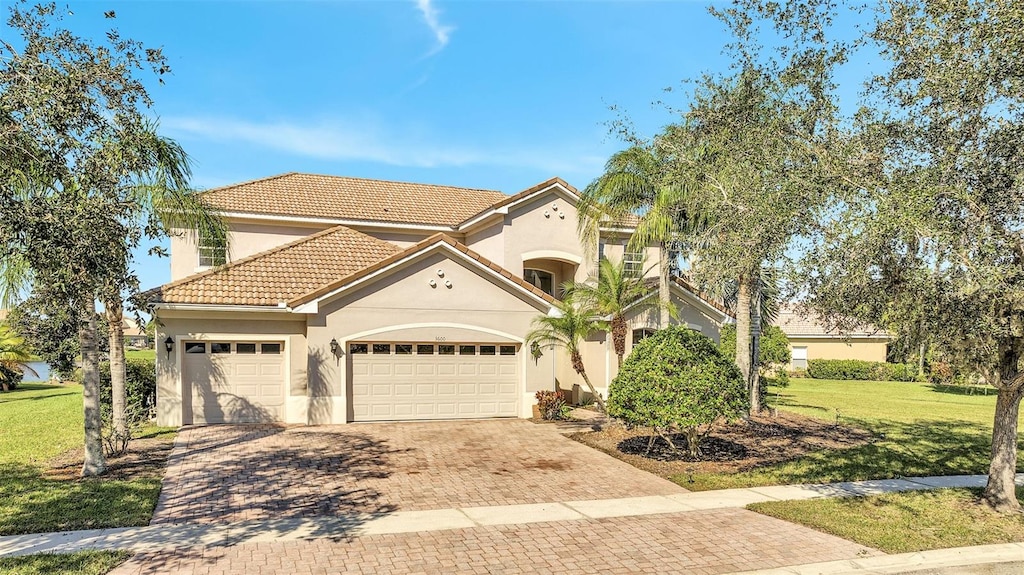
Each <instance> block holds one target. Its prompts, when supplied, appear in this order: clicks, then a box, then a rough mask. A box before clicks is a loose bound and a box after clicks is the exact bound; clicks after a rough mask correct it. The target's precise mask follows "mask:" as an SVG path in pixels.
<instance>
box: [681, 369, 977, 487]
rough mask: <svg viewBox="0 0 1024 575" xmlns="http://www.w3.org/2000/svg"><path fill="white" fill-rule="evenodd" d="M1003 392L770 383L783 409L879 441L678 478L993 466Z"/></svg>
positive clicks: (746, 483) (723, 480) (761, 478)
mask: <svg viewBox="0 0 1024 575" xmlns="http://www.w3.org/2000/svg"><path fill="white" fill-rule="evenodd" d="M995 400H996V398H995V396H993V395H979V394H970V395H968V394H964V393H963V392H962V391H961V390H959V389H955V388H954V389H937V388H934V387H932V386H931V385H928V384H924V383H904V382H881V381H832V380H816V379H794V380H792V382H791V384H790V386H789V387H786V388H774V387H772V388H770V389H769V394H768V401H769V404H771V405H774V406H776V407H777V408H778V409H780V410H786V411H792V412H795V413H799V414H802V415H807V416H811V417H815V418H819V419H822V420H825V421H830V422H832V423H833V424H836V423H838V424H840V425H853V426H856V427H859V428H862V429H865V430H867V431H869V432H871V433H872V434H873V435H874V439H873V440H872V441H871V442H870V443H868V444H866V445H862V446H859V447H853V448H850V449H826V450H822V451H817V452H814V453H810V454H808V455H806V456H803V457H800V458H798V459H794V460H792V461H788V462H784V463H778V464H772V465H767V466H763V467H755V468H753V469H749V470H745V471H742V472H740V473H731V474H716V473H710V474H697V475H695V476H693V477H692V482H691V478H690V477H689V476H683V475H679V476H674V477H671V479H672V480H673V481H676V482H677V483H679V484H680V485H682V486H684V487H686V488H687V489H694V490H704V489H724V488H730V487H752V486H758V485H775V484H787V483H822V482H834V481H855V480H861V479H883V478H892V477H910V476H923V475H957V474H982V473H987V472H988V464H989V449H990V445H991V437H992V417H993V413H994V411H995Z"/></svg>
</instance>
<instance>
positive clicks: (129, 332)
mask: <svg viewBox="0 0 1024 575" xmlns="http://www.w3.org/2000/svg"><path fill="white" fill-rule="evenodd" d="M148 339H149V338H147V337H146V330H145V329H143V328H142V327H141V326H139V324H138V322H136V321H135V320H133V319H130V318H124V343H125V345H127V346H128V347H134V348H138V349H143V348H146V347H149V346H148Z"/></svg>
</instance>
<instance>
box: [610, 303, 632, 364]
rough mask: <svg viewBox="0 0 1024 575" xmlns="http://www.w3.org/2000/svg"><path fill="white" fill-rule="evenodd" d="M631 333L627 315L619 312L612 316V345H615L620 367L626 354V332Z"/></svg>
mask: <svg viewBox="0 0 1024 575" xmlns="http://www.w3.org/2000/svg"><path fill="white" fill-rule="evenodd" d="M627 333H629V325H628V324H627V323H626V316H624V315H622V314H621V313H617V314H615V315H614V316H613V317H612V345H613V346H614V347H615V355H616V356H618V358H619V368H620V369H621V368H622V358H623V357H624V356H625V355H626V334H627Z"/></svg>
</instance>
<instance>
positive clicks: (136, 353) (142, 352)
mask: <svg viewBox="0 0 1024 575" xmlns="http://www.w3.org/2000/svg"><path fill="white" fill-rule="evenodd" d="M124 357H125V359H148V360H150V361H155V360H156V350H155V349H126V350H125V351H124Z"/></svg>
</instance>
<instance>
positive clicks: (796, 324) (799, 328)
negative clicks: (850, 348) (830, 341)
mask: <svg viewBox="0 0 1024 575" xmlns="http://www.w3.org/2000/svg"><path fill="white" fill-rule="evenodd" d="M775 325H777V326H779V328H781V329H782V331H783V332H784V333H785V334H786V335H788V336H790V337H792V336H799V335H805V336H822V337H832V338H838V337H849V336H853V337H870V336H875V337H889V334H888V333H886V332H885V331H883V330H880V329H872V328H860V329H855V330H853V331H850V332H848V333H841V332H839V331H836V330H829V329H827V328H826V327H825V325H824V324H823V323H822V321H821V319H820V318H819V317H818V316H817V315H816V314H815V313H814V312H812V311H810V310H805V309H803V308H802V307H801V306H800V305H798V304H783V305H781V306H779V317H778V318H776V320H775Z"/></svg>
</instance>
